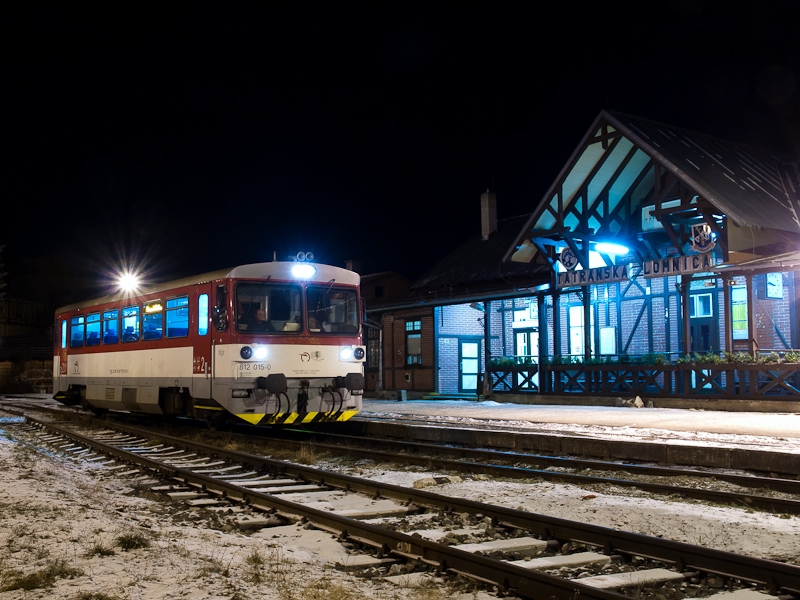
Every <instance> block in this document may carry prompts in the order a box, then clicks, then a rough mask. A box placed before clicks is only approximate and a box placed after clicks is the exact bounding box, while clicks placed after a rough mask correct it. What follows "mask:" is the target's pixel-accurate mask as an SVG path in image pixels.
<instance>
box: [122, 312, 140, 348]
mask: <svg viewBox="0 0 800 600" xmlns="http://www.w3.org/2000/svg"><path fill="white" fill-rule="evenodd" d="M122 341H123V342H138V341H139V307H138V306H123V307H122Z"/></svg>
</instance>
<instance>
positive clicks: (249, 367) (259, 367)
mask: <svg viewBox="0 0 800 600" xmlns="http://www.w3.org/2000/svg"><path fill="white" fill-rule="evenodd" d="M271 370H272V365H270V364H269V363H239V371H240V372H241V371H271Z"/></svg>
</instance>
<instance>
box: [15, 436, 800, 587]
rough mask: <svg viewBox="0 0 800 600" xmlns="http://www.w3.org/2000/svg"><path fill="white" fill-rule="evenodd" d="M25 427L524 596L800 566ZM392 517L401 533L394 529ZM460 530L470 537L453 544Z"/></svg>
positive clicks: (205, 499)
mask: <svg viewBox="0 0 800 600" xmlns="http://www.w3.org/2000/svg"><path fill="white" fill-rule="evenodd" d="M105 425H107V424H104V426H105ZM30 426H31V427H35V428H36V430H35V431H32V432H31V433H32V434H33V435H36V436H37V439H38V443H40V444H42V445H47V446H49V447H50V448H51V449H54V450H57V451H59V452H66V453H70V454H72V455H80V458H81V460H91V461H96V462H108V461H111V460H114V461H117V463H120V465H121V466H120V470H124V471H127V472H132V471H140V470H141V471H144V472H146V473H157V474H159V476H160V477H161V478H163V479H164V483H160V484H157V485H155V486H154V491H157V492H159V493H163V494H166V495H171V496H169V497H171V498H172V499H173V500H180V501H184V502H187V503H193V505H194V506H198V507H205V508H208V509H214V508H221V507H227V506H229V505H231V504H235V505H237V506H239V507H242V506H244V507H246V512H248V513H253V514H254V515H257V516H252V517H249V518H246V519H241V522H240V523H239V526H240V527H242V528H259V527H271V526H275V525H277V524H282V523H285V522H288V521H296V520H306V521H308V522H310V523H313V524H314V526H316V527H319V528H322V529H325V530H327V531H330V532H333V533H335V535H337V536H338V538H339V539H340V540H342V541H343V542H345V543H347V544H350V545H351V546H354V547H358V548H359V549H361V550H362V552H363V554H362V556H363V557H364V558H363V559H362V564H365V565H366V564H370V565H372V566H373V567H379V568H385V569H387V571H388V570H389V569H390V568H391V565H393V564H398V563H397V561H406V564H411V565H416V567H417V569H418V570H419V571H420V572H424V571H431V570H433V571H436V572H438V573H440V574H447V575H453V576H458V575H461V576H465V577H468V578H470V579H472V580H476V581H479V582H482V583H483V584H486V585H490V586H493V587H495V588H497V589H498V590H500V591H502V592H503V593H505V594H515V595H518V596H520V597H524V598H554V599H555V598H567V597H569V598H575V597H576V596H577V595H581V596H585V597H589V598H606V599H609V600H610V599H611V598H625V597H633V596H635V597H639V598H648V597H653V598H656V597H659V596H658V594H661V596H663V597H670V598H671V597H674V594H673V591H674V586H675V585H679V584H684V583H685V582H690V583H689V584H690V585H696V586H698V589H700V588H703V586H704V582H707V581H708V580H710V579H714V578H717V579H722V580H723V582H724V585H723V586H722V587H723V589H727V590H735V591H737V593H739V594H743V593H745V592H746V593H748V594H758V595H757V596H755V597H756V598H768V597H769V595H772V596H778V595H783V596H787V597H800V568H798V567H796V566H793V565H787V564H783V563H778V562H774V561H768V560H762V559H755V558H751V557H745V556H741V555H737V554H732V553H728V552H722V551H718V550H713V549H708V548H703V547H700V546H693V545H689V544H683V543H679V542H673V541H669V540H664V539H660V538H650V537H647V536H641V535H637V534H632V533H627V532H621V531H617V530H612V529H607V528H603V527H597V526H593V525H587V524H585V523H578V522H574V521H566V520H563V519H558V518H554V517H548V516H544V515H538V514H533V513H527V512H524V511H520V510H514V509H510V508H505V507H499V506H495V505H487V504H482V503H478V502H474V501H470V500H464V499H455V498H450V497H445V496H439V495H437V494H432V493H430V492H426V491H424V490H415V489H411V488H406V487H399V486H394V485H390V484H385V483H378V482H374V481H369V480H364V479H359V478H355V477H351V476H348V475H341V474H337V473H332V472H329V471H321V470H318V469H314V468H312V467H308V466H303V465H296V464H291V463H286V462H283V461H276V460H272V459H268V458H264V457H260V456H256V455H253V454H247V453H242V452H236V451H232V450H224V449H221V448H219V447H216V446H213V445H208V444H204V443H200V442H194V441H189V440H185V439H183V438H176V437H171V436H166V435H161V434H159V435H157V436H156V435H155V434H153V433H152V432H151V431H147V430H143V429H140V428H133V427H128V426H121V425H114V426H113V429H109V428H107V427H104V428H103V429H102V430H99V431H89V430H79V428H78V427H75V426H72V427H69V428H68V427H65V426H61V425H54V424H47V423H43V422H40V421H32V420H31V425H30ZM156 438H157V439H156ZM126 465H130V466H126ZM443 521H450V522H457V523H459V524H460V525H461V526H462V527H461V528H460V529H462V530H464V533H461V534H454V535H451V536H450V537H449V538H446V537H443V536H442V535H441V531H440V529H441V527H440V526H441V525H442V522H443ZM400 523H403V524H404V525H403V528H404V529H405V531H402V532H401V531H396V529H398V528H400V526H399V524H400ZM450 533H452V531H451V532H450ZM459 536H464V537H468V538H470V539H472V540H474V541H471V542H469V543H465V544H459V543H452V542H453V540H457V539H458V538H459ZM442 541H445V542H446V543H441V542H442ZM553 569H558V571H557V572H559V573H561V574H562V575H563V576H556V575H554V574H553V573H554V572H556V571H553ZM692 582H695V583H692ZM665 590H667V591H666V592H665ZM665 594H666V595H665Z"/></svg>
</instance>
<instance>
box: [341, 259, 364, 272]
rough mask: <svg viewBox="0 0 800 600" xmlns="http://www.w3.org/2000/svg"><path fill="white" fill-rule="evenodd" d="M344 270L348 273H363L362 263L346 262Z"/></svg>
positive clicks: (358, 261)
mask: <svg viewBox="0 0 800 600" xmlns="http://www.w3.org/2000/svg"><path fill="white" fill-rule="evenodd" d="M344 268H345V269H347V270H348V271H356V272H357V273H360V272H361V268H362V267H361V261H360V260H346V261H345V262H344Z"/></svg>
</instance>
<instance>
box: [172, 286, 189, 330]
mask: <svg viewBox="0 0 800 600" xmlns="http://www.w3.org/2000/svg"><path fill="white" fill-rule="evenodd" d="M187 335H189V297H188V296H183V297H181V298H170V299H168V300H167V337H168V338H175V337H186V336H187Z"/></svg>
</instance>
